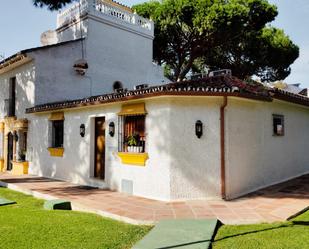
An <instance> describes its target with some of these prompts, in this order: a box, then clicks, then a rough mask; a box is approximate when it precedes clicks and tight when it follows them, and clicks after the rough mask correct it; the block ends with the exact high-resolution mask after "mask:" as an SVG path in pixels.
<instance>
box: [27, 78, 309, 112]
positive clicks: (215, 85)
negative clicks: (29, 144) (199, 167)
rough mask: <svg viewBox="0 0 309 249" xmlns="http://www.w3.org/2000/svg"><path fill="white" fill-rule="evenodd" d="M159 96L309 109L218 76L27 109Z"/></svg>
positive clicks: (282, 94)
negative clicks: (229, 99)
mask: <svg viewBox="0 0 309 249" xmlns="http://www.w3.org/2000/svg"><path fill="white" fill-rule="evenodd" d="M159 96H234V97H240V98H249V99H255V100H261V101H272V100H273V98H277V99H281V100H285V101H288V102H292V103H296V104H301V105H305V106H309V98H307V97H304V96H301V95H297V94H292V93H288V92H286V91H282V90H279V89H271V88H267V87H265V86H264V85H262V84H261V83H257V82H254V83H246V82H244V81H241V80H239V79H238V78H236V77H232V76H216V77H206V78H202V79H198V80H190V81H183V82H174V83H169V84H165V85H158V86H151V87H148V88H145V89H141V90H129V91H123V92H121V93H110V94H103V95H98V96H92V97H89V98H83V99H77V100H69V101H62V102H54V103H47V104H42V105H37V106H34V107H32V108H28V109H26V113H37V112H48V111H56V110H62V109H68V108H80V107H87V106H94V105H100V104H106V103H112V102H123V101H128V100H133V99H144V98H150V97H159Z"/></svg>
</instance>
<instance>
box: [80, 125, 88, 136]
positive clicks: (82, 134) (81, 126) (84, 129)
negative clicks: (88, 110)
mask: <svg viewBox="0 0 309 249" xmlns="http://www.w3.org/2000/svg"><path fill="white" fill-rule="evenodd" d="M85 133H86V127H85V125H84V124H81V125H80V127H79V134H80V136H81V137H84V136H85Z"/></svg>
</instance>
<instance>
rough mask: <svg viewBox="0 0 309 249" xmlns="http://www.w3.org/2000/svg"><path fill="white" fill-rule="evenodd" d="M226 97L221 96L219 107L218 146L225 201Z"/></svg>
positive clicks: (222, 193) (222, 194) (222, 192)
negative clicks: (219, 148) (221, 102)
mask: <svg viewBox="0 0 309 249" xmlns="http://www.w3.org/2000/svg"><path fill="white" fill-rule="evenodd" d="M226 106H227V96H223V105H222V106H221V107H220V146H221V197H222V199H224V200H225V198H226V196H225V107H226Z"/></svg>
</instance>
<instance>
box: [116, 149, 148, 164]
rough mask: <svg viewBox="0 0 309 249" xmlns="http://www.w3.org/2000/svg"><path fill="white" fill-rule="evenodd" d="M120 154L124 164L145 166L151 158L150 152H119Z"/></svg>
mask: <svg viewBox="0 0 309 249" xmlns="http://www.w3.org/2000/svg"><path fill="white" fill-rule="evenodd" d="M118 156H119V157H120V158H121V161H122V163H123V164H130V165H137V166H145V165H146V161H147V159H148V158H149V157H148V153H128V152H118Z"/></svg>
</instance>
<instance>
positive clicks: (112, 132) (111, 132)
mask: <svg viewBox="0 0 309 249" xmlns="http://www.w3.org/2000/svg"><path fill="white" fill-rule="evenodd" d="M108 133H109V135H110V136H111V137H113V136H114V135H115V123H114V122H110V123H109V126H108Z"/></svg>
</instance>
